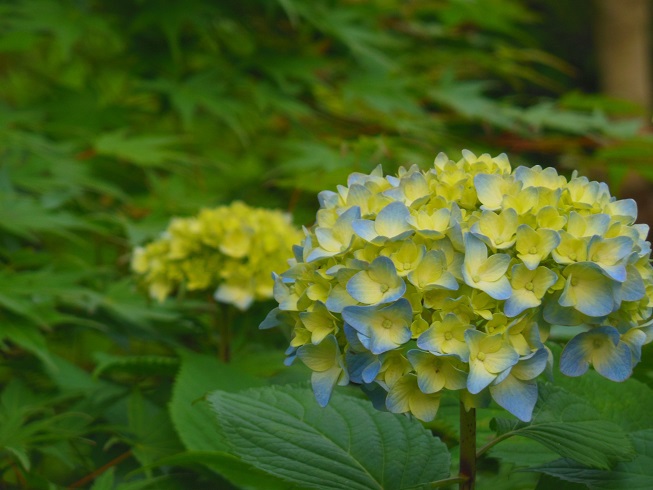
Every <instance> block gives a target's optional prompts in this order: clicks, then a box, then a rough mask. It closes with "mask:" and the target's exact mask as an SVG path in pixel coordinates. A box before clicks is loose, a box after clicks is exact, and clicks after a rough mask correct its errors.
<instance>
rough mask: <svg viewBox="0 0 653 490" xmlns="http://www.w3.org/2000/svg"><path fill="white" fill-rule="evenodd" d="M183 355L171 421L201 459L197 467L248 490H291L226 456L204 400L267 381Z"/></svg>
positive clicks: (210, 359) (222, 439)
mask: <svg viewBox="0 0 653 490" xmlns="http://www.w3.org/2000/svg"><path fill="white" fill-rule="evenodd" d="M180 354H181V369H180V370H179V373H178V375H177V378H176V380H175V386H174V389H173V393H172V400H171V401H170V407H169V409H170V418H171V420H172V423H173V425H174V427H175V429H176V431H177V434H178V435H179V438H180V439H181V441H182V442H183V444H184V446H185V447H186V448H187V449H188V450H189V451H190V452H191V453H192V454H196V453H197V454H199V455H201V457H199V456H198V458H197V459H196V460H195V463H196V464H204V465H205V466H207V467H208V468H210V469H211V470H213V471H215V472H216V473H218V474H220V475H222V476H224V477H225V478H227V479H228V480H230V481H232V482H234V483H236V484H237V485H239V486H240V487H241V488H244V489H257V490H268V489H269V490H287V488H288V487H287V485H285V484H281V483H279V482H276V479H275V478H270V477H269V475H266V474H265V473H263V472H261V471H259V470H256V469H255V468H252V467H251V465H249V464H248V463H245V462H243V461H241V460H240V459H239V458H237V457H234V456H229V455H226V452H227V451H228V449H229V446H228V444H227V442H226V441H225V437H224V435H223V434H222V432H221V431H220V429H219V427H218V425H217V423H216V421H215V416H214V414H213V412H212V411H211V409H210V407H209V405H208V403H206V401H205V400H204V397H205V395H206V394H207V393H208V392H210V391H213V390H216V389H221V390H225V391H238V390H240V389H244V388H249V387H254V386H261V385H263V384H265V383H264V381H263V380H261V379H260V378H255V377H253V376H251V375H248V374H245V373H243V372H242V371H241V370H239V369H237V368H234V367H233V366H230V365H228V364H224V363H222V362H220V361H218V360H217V359H216V358H213V357H209V356H204V355H201V354H196V353H194V352H187V351H182V352H181V353H180ZM225 455H226V456H225ZM184 462H185V461H184V458H182V457H181V456H180V460H179V461H171V462H170V464H183V463H184Z"/></svg>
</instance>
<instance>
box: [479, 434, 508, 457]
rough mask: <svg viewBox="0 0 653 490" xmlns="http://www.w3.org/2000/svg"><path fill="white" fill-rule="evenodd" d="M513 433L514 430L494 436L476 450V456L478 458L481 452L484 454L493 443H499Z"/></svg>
mask: <svg viewBox="0 0 653 490" xmlns="http://www.w3.org/2000/svg"><path fill="white" fill-rule="evenodd" d="M514 435H515V433H514V432H506V433H505V434H501V435H500V436H498V437H495V438H494V439H492V440H491V441H490V442H488V443H487V444H486V445H485V446H483V447H482V448H481V449H479V450H478V452H477V453H476V458H480V457H481V456H482V455H483V454H485V453H486V452H488V451H489V450H490V449H492V447H494V446H495V445H497V444H499V443H500V442H501V441H504V440H506V439H508V438H509V437H512V436H514Z"/></svg>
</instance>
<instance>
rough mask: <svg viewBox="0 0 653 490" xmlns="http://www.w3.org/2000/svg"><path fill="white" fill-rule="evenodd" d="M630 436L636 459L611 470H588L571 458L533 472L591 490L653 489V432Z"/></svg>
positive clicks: (538, 468)
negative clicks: (618, 489) (619, 489)
mask: <svg viewBox="0 0 653 490" xmlns="http://www.w3.org/2000/svg"><path fill="white" fill-rule="evenodd" d="M631 437H632V441H633V445H634V447H635V451H636V452H637V457H636V458H635V459H633V460H632V461H623V462H620V463H618V464H617V465H616V466H615V467H614V468H612V469H611V470H610V471H603V470H599V469H594V468H588V467H586V466H583V465H581V464H578V462H576V461H573V460H570V459H559V460H557V461H553V462H551V463H549V464H545V465H542V466H539V467H537V468H532V469H531V470H530V471H539V472H541V473H545V474H547V475H551V476H556V477H558V478H562V479H563V480H567V481H571V482H576V483H582V484H585V485H587V486H589V488H591V489H595V488H596V489H603V490H614V489H616V488H624V489H625V488H627V489H628V490H648V489H650V488H653V429H647V430H641V431H637V432H634V433H633V434H632V435H631Z"/></svg>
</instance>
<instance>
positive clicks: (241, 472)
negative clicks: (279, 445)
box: [146, 451, 299, 490]
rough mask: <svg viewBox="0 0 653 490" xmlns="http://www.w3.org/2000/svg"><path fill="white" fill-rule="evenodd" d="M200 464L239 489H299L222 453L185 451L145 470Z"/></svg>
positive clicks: (231, 455) (190, 466) (192, 466)
mask: <svg viewBox="0 0 653 490" xmlns="http://www.w3.org/2000/svg"><path fill="white" fill-rule="evenodd" d="M200 464H203V465H205V466H207V467H209V468H213V469H214V470H215V471H216V473H220V474H226V475H229V479H230V480H231V481H232V482H233V483H235V484H237V485H238V486H239V487H240V488H247V489H250V488H251V489H257V490H293V489H295V488H299V487H295V486H294V485H293V486H289V484H288V483H287V482H285V481H282V480H279V479H277V478H275V477H273V476H272V475H270V474H269V473H265V472H263V471H261V470H259V469H257V468H254V467H253V466H251V465H249V464H247V463H245V462H244V461H243V460H241V459H240V458H238V457H236V456H234V455H233V454H229V453H226V452H222V451H186V452H183V453H178V454H175V455H172V456H168V457H166V458H162V459H160V460H158V461H157V462H156V463H155V464H154V465H151V466H150V467H148V468H146V469H149V468H153V467H160V466H182V467H189V468H194V467H197V465H200Z"/></svg>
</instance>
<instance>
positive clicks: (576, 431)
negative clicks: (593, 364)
mask: <svg viewBox="0 0 653 490" xmlns="http://www.w3.org/2000/svg"><path fill="white" fill-rule="evenodd" d="M539 390H540V399H539V400H538V404H537V405H536V407H535V410H534V412H533V421H532V422H531V423H529V424H523V423H521V422H514V425H513V427H512V428H510V427H509V426H508V424H507V422H505V421H502V420H497V421H495V426H496V427H497V429H499V430H500V431H501V433H503V434H511V435H520V436H523V437H528V438H529V439H532V440H534V441H537V442H539V443H540V444H542V445H543V446H545V447H546V448H548V449H550V450H551V451H554V452H555V453H557V454H559V455H560V456H562V457H565V458H570V459H573V460H576V461H578V462H579V463H581V464H583V465H587V466H592V467H596V468H602V469H608V468H610V467H611V466H612V465H613V464H614V463H615V462H617V461H624V460H628V459H632V458H633V456H634V453H633V447H632V444H631V443H630V441H629V439H628V437H627V436H626V434H625V433H624V431H623V430H622V429H621V427H620V426H619V425H617V424H615V423H614V422H610V421H606V420H602V419H601V417H600V415H599V413H598V412H597V411H596V410H595V409H594V408H593V407H592V406H591V405H589V404H588V403H587V402H585V401H584V400H583V399H582V398H580V397H578V396H576V395H574V394H571V393H569V392H567V391H565V390H563V389H562V388H558V387H554V386H552V385H549V384H540V387H539Z"/></svg>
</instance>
